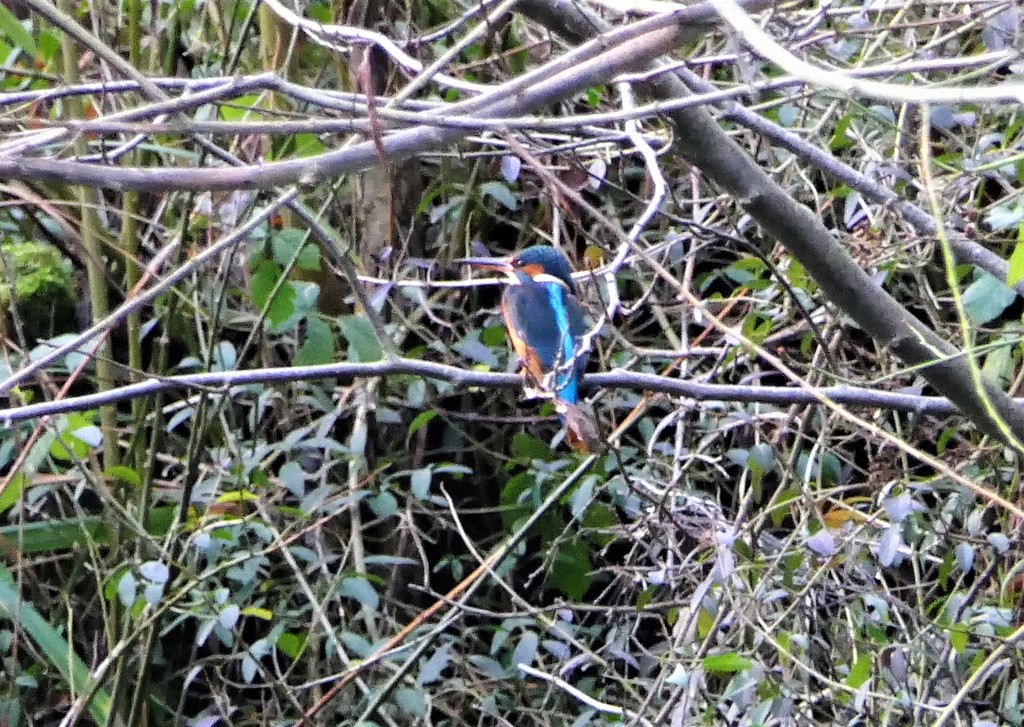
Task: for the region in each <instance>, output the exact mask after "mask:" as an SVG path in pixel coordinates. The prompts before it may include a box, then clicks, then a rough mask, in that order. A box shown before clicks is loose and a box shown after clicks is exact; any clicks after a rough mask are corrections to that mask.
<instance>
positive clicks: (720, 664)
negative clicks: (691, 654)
mask: <svg viewBox="0 0 1024 727" xmlns="http://www.w3.org/2000/svg"><path fill="white" fill-rule="evenodd" d="M701 665H702V666H703V667H704V669H705V671H710V672H716V673H719V674H735V673H736V672H741V671H746V670H747V669H749V668H750V667H752V666H753V665H754V662H752V661H751V660H750V659H748V658H747V657H745V656H740V655H739V654H737V653H735V652H730V653H728V654H715V655H714V656H706V657H704V659H703V660H702V661H701Z"/></svg>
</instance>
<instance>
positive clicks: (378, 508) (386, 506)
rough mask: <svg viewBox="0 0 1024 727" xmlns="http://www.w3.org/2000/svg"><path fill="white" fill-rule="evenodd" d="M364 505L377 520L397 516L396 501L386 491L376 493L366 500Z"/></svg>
mask: <svg viewBox="0 0 1024 727" xmlns="http://www.w3.org/2000/svg"><path fill="white" fill-rule="evenodd" d="M366 504H367V505H369V507H370V509H371V510H373V514H374V515H376V516H377V517H379V518H389V517H394V516H395V515H397V514H398V500H396V499H395V496H394V495H392V494H391V493H390V492H388V491H387V490H384V491H383V492H378V493H377V494H376V495H374V496H373V497H371V498H369V499H367V501H366Z"/></svg>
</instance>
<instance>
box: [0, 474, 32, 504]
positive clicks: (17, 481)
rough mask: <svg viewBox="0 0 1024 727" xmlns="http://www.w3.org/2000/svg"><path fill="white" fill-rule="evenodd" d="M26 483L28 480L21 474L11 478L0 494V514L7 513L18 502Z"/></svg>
mask: <svg viewBox="0 0 1024 727" xmlns="http://www.w3.org/2000/svg"><path fill="white" fill-rule="evenodd" d="M27 482H28V478H26V477H25V475H24V474H22V473H21V472H18V473H16V474H15V475H14V476H13V477H12V478H11V481H10V482H8V483H7V487H6V488H5V489H4V491H3V492H0V514H3V513H5V512H7V511H8V510H9V509H10V508H11V506H12V505H13V504H14V503H16V502H17V501H18V499H19V498H20V497H21V493H22V491H23V490H24V489H25V484H26V483H27Z"/></svg>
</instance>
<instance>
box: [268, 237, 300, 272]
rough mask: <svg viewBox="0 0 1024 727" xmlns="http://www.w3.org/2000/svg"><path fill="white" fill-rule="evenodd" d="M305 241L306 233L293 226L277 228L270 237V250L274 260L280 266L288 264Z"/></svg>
mask: <svg viewBox="0 0 1024 727" xmlns="http://www.w3.org/2000/svg"><path fill="white" fill-rule="evenodd" d="M305 241H306V233H305V232H304V231H302V230H299V229H296V228H294V227H285V228H283V229H281V230H278V231H277V232H275V233H274V234H273V236H272V237H271V238H270V250H271V253H272V254H273V256H274V262H276V263H277V264H278V265H280V266H281V267H282V268H283V267H285V266H286V265H288V264H289V263H290V262H291V261H292V258H293V257H295V252H296V251H297V250H298V249H299V246H301V245H302V244H303V243H304V242H305Z"/></svg>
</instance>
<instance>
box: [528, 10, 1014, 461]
mask: <svg viewBox="0 0 1024 727" xmlns="http://www.w3.org/2000/svg"><path fill="white" fill-rule="evenodd" d="M519 7H520V10H521V11H522V12H523V13H525V14H526V15H528V16H530V17H532V18H533V19H534V20H536V21H538V22H540V23H541V24H543V25H545V26H546V27H548V28H549V29H551V30H552V31H554V32H556V33H558V34H559V35H562V36H563V37H565V38H567V39H569V40H572V41H574V42H580V41H583V40H585V39H587V38H591V37H593V36H594V34H596V33H605V32H607V31H608V30H609V26H608V24H607V23H605V22H604V21H603V20H601V19H600V18H598V17H597V16H595V15H592V14H590V13H587V12H586V11H584V10H582V9H580V8H579V6H575V5H569V4H567V3H560V2H557V1H556V0H523V2H522V3H521V4H520V6H519ZM666 63H667V61H665V60H659V61H657V62H655V63H654V64H652V65H651V66H650V68H651V69H652V70H653V69H655V68H656V67H657V66H658V65H659V64H660V65H664V64H666ZM643 87H644V88H645V89H646V91H647V92H648V93H650V94H651V95H652V96H654V97H656V98H659V99H673V98H679V97H681V96H688V95H691V91H690V89H689V88H688V87H687V86H686V84H685V83H684V82H683V81H682V80H681V79H680V78H679V77H678V76H677V75H676V74H675V73H671V72H666V73H662V74H657V75H656V76H655V77H654V78H653V79H652V80H651V81H649V82H648V83H646V84H644V86H643ZM667 115H668V117H669V118H670V119H671V120H672V121H673V123H674V124H675V126H676V135H675V150H676V152H677V153H678V154H679V155H680V156H681V157H683V158H684V159H686V161H688V162H689V163H691V164H693V165H694V166H696V167H698V168H699V169H700V170H701V172H702V173H703V174H704V176H705V177H707V178H708V179H709V180H710V181H712V182H713V183H714V184H716V185H717V186H718V187H719V188H721V189H722V190H723V191H725V192H727V193H728V194H729V195H731V196H732V197H733V198H735V199H736V200H737V201H738V202H739V203H740V204H741V205H742V206H743V208H744V209H745V210H746V211H747V212H748V213H749V214H750V216H751V217H752V218H753V219H754V220H755V221H756V222H757V223H758V224H759V225H760V226H761V228H762V229H763V230H764V231H765V232H766V233H767V234H768V235H769V236H770V237H772V238H773V239H775V240H776V241H778V242H779V244H781V245H783V246H784V247H785V248H786V249H787V250H788V251H789V253H790V254H791V255H793V257H794V258H796V259H797V260H799V261H800V262H801V263H802V264H803V265H804V267H805V268H806V269H807V272H808V273H810V275H811V276H812V277H813V278H814V279H815V281H817V283H818V285H819V286H820V288H821V290H822V292H823V294H824V295H825V296H826V297H827V298H828V299H829V300H830V301H831V302H832V303H834V304H835V305H836V306H838V307H839V308H840V309H841V310H842V311H843V312H845V313H847V314H848V315H849V316H850V317H851V318H853V319H854V320H855V321H856V322H857V323H858V324H859V325H860V326H861V327H862V328H863V329H864V330H865V331H866V332H867V333H868V334H869V335H871V336H872V338H874V339H875V340H876V341H878V342H879V343H881V344H882V345H883V346H885V347H887V348H888V349H889V350H890V351H891V352H892V353H893V354H894V355H895V356H896V357H897V358H898V359H899V360H900V361H902V362H903V363H905V364H907V365H908V366H913V367H921V369H920V371H921V375H922V376H924V377H925V378H926V379H927V381H928V382H929V383H930V384H931V385H932V386H934V387H935V388H936V389H937V390H938V391H939V392H941V393H942V394H944V395H945V396H947V397H949V399H950V401H952V402H953V403H954V404H956V406H957V408H959V409H960V411H961V412H963V414H964V415H965V416H966V417H968V418H969V419H970V420H971V421H972V422H973V423H974V424H975V425H976V426H978V428H979V429H981V430H982V431H984V432H986V433H988V434H991V435H993V436H996V437H998V438H999V439H1000V440H1002V441H1004V442H1007V443H1010V444H1014V442H1013V439H1014V438H1015V439H1016V440H1017V442H1021V441H1024V408H1022V407H1021V406H1019V405H1018V404H1017V403H1015V402H1014V401H1013V399H1012V398H1010V397H1009V396H1008V395H1007V394H1006V393H1005V392H1003V391H1002V390H1001V389H999V388H998V387H997V386H995V385H994V384H992V383H991V382H988V381H984V382H983V384H982V387H983V389H984V390H983V391H980V390H979V387H978V386H977V385H976V384H975V380H974V377H973V374H972V372H971V367H970V364H969V362H968V361H967V359H966V358H965V357H964V355H963V354H962V352H960V351H959V350H957V349H956V348H955V347H954V346H952V345H951V344H949V343H948V342H946V341H944V340H943V339H941V338H940V337H939V336H937V335H936V334H935V333H934V332H933V331H932V330H930V329H929V328H928V327H927V326H925V325H924V324H922V323H921V322H920V321H918V320H917V319H916V318H915V317H914V316H913V315H912V314H911V313H910V312H909V311H908V310H907V309H906V308H904V307H903V306H902V305H900V304H899V303H898V302H897V301H896V300H895V299H894V298H893V297H892V296H890V295H889V294H888V293H887V292H886V291H885V290H883V289H882V288H881V287H879V286H878V285H876V284H875V283H874V282H872V280H871V279H870V278H869V277H868V275H867V273H865V272H864V270H862V269H861V268H860V267H859V266H858V265H857V263H856V262H854V260H853V258H852V257H850V255H849V254H848V253H847V252H846V250H845V249H843V247H842V246H841V245H840V244H839V243H838V242H837V241H836V239H835V237H834V236H833V235H832V233H831V232H830V231H829V230H828V228H826V227H825V225H824V224H823V223H822V222H821V220H819V219H817V218H816V217H815V216H814V215H813V214H812V213H811V212H810V210H808V209H807V208H806V207H804V206H803V205H801V204H799V203H798V202H797V201H796V200H794V199H793V198H792V197H790V196H789V194H787V193H786V191H785V190H784V189H782V187H781V186H779V185H778V184H776V183H775V181H774V180H773V179H772V178H771V177H770V176H769V175H768V174H767V173H766V172H765V171H764V170H763V169H761V167H760V166H758V165H757V163H756V162H755V161H754V160H753V159H751V157H750V156H749V155H748V154H747V153H746V152H745V151H744V150H743V149H742V148H741V147H740V146H739V145H738V144H737V143H736V142H734V141H733V140H732V139H731V138H730V137H729V136H728V135H727V134H726V133H725V132H724V131H723V130H722V129H721V127H719V125H718V123H716V121H715V120H714V119H713V118H712V117H711V115H710V114H708V112H707V111H705V110H704V109H700V108H684V109H679V110H676V111H671V112H669V113H668V114H667ZM1001 422H1002V423H1003V424H1004V426H1001V425H1000V423H1001ZM1007 432H1008V433H1009V434H1010V436H1007ZM1017 446H1019V445H1017Z"/></svg>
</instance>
